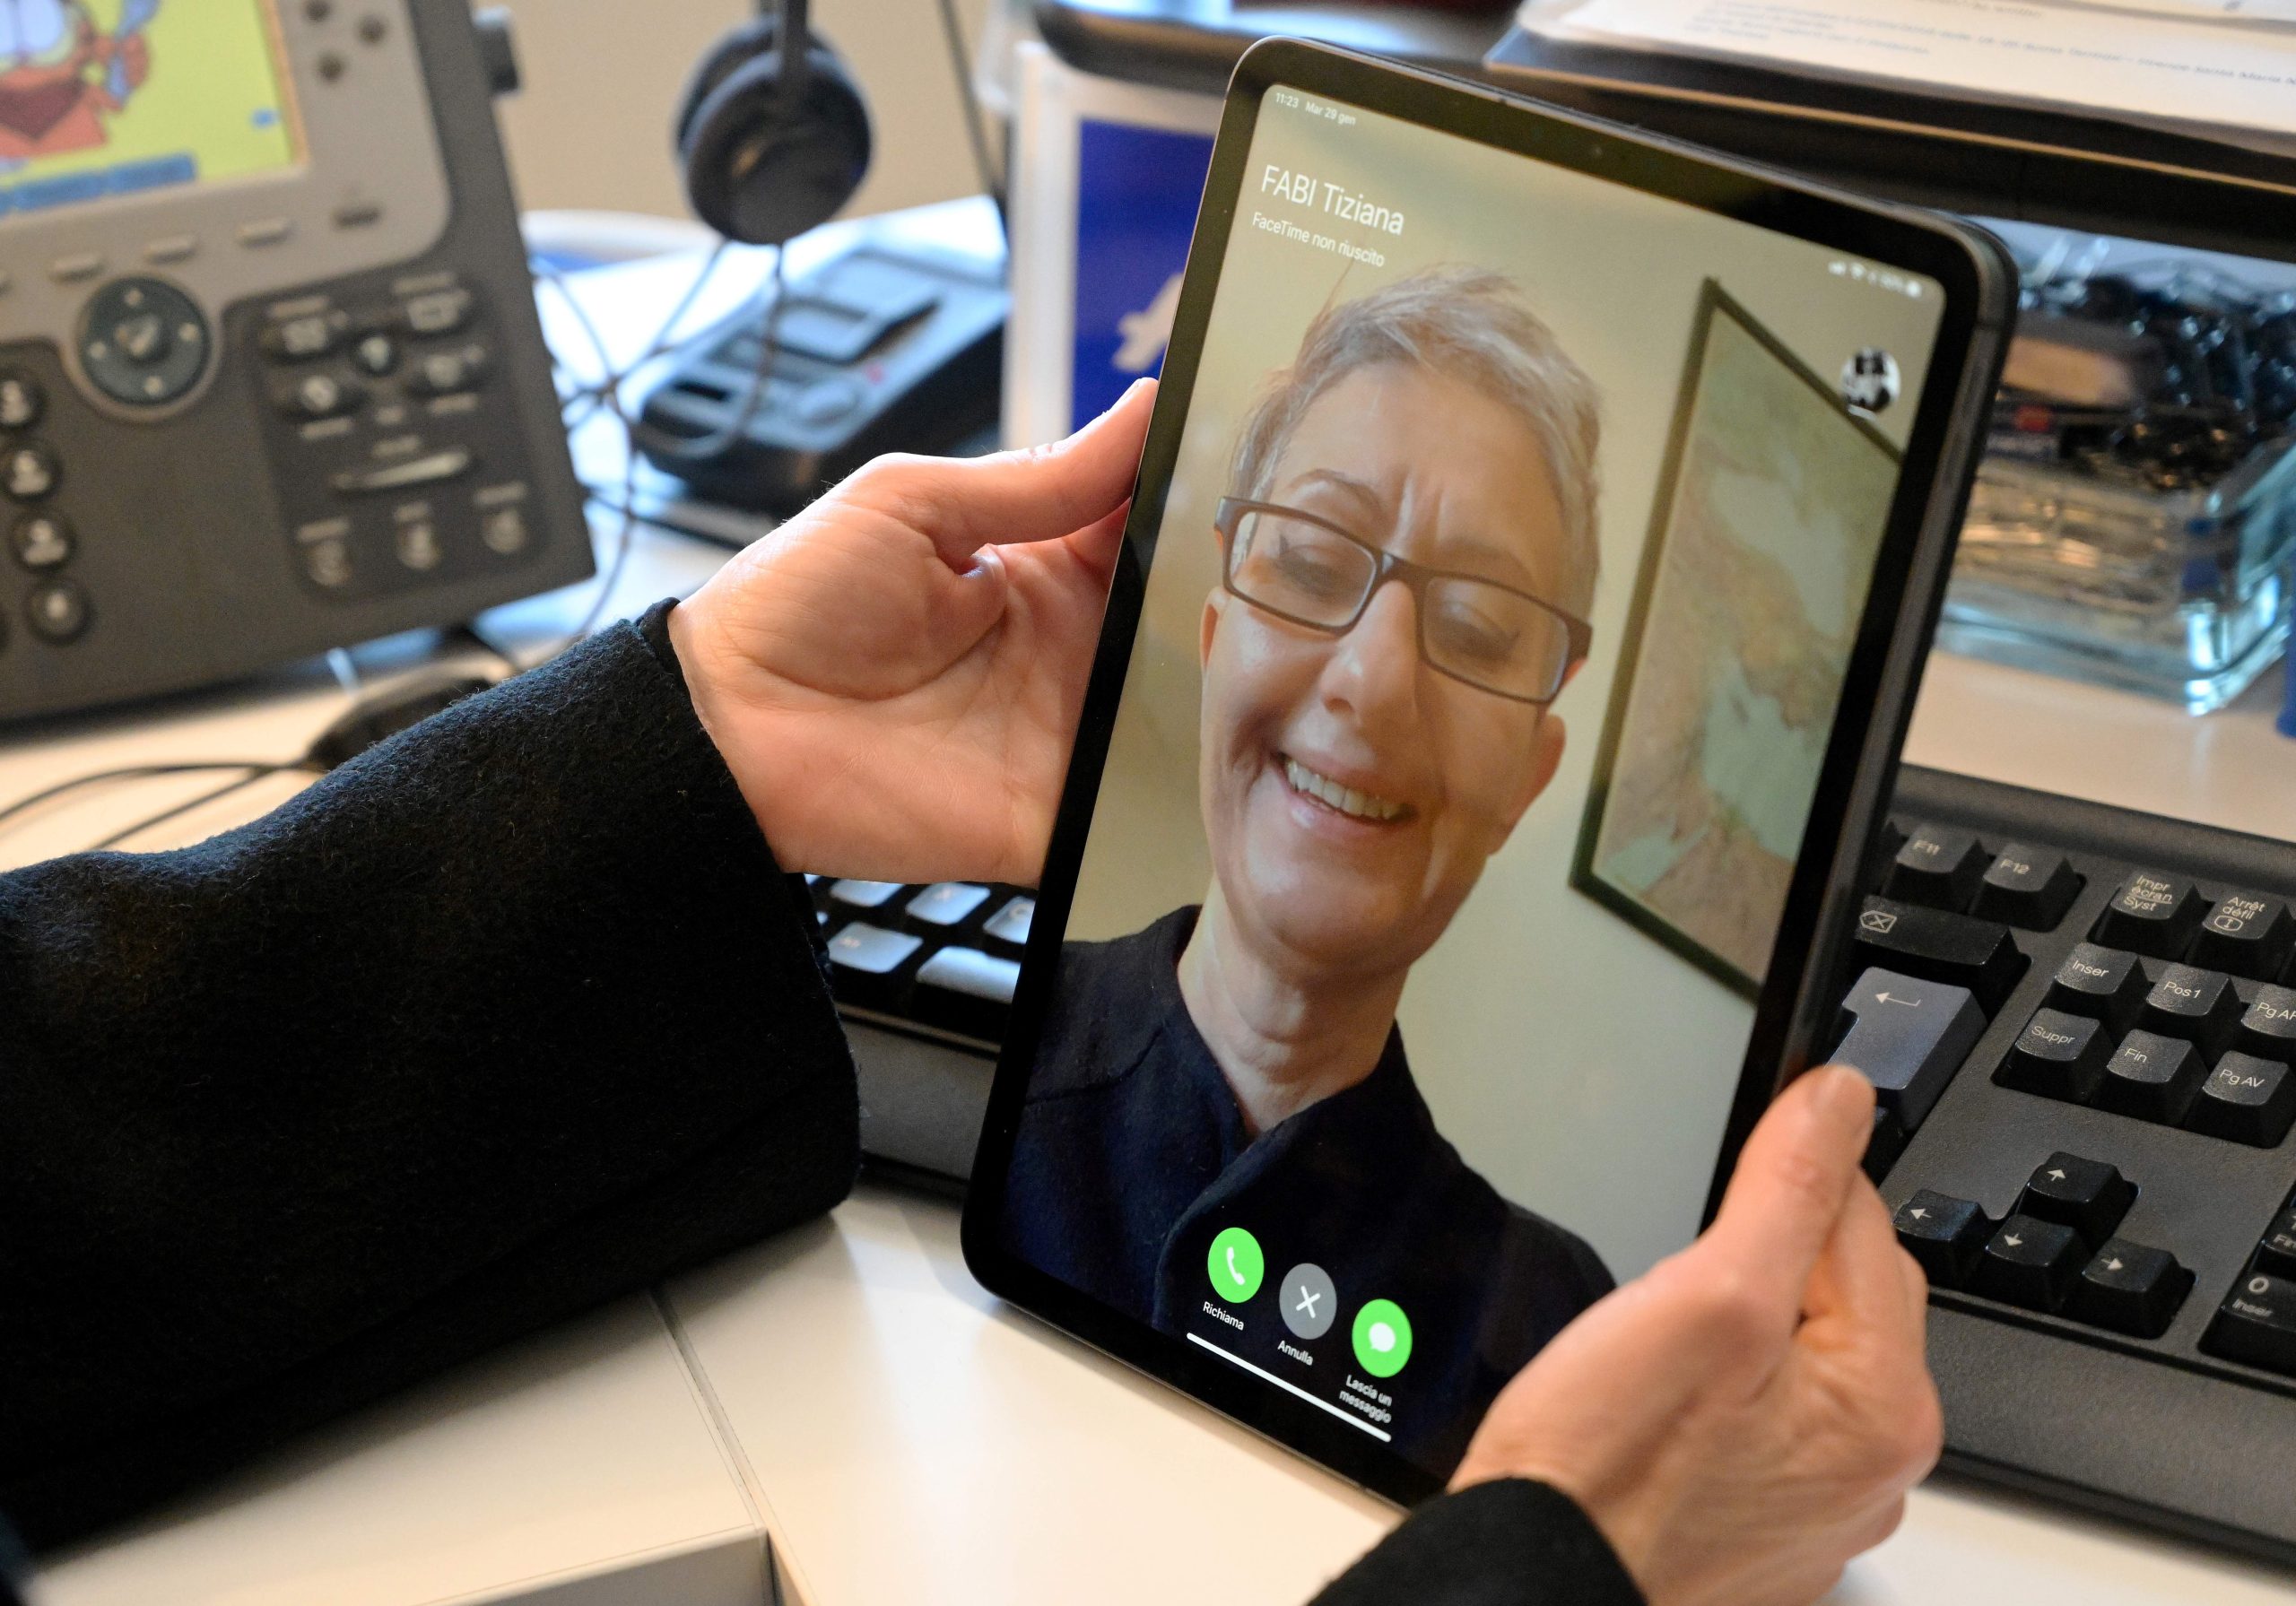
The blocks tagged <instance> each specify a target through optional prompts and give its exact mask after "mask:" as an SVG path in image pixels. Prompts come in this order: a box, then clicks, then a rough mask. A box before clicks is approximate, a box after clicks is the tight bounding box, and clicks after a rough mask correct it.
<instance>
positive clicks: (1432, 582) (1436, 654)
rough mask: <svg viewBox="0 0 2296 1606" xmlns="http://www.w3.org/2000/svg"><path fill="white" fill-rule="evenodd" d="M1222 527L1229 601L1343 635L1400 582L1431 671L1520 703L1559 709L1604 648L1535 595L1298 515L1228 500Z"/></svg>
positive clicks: (1218, 520)
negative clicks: (1407, 591) (1594, 652)
mask: <svg viewBox="0 0 2296 1606" xmlns="http://www.w3.org/2000/svg"><path fill="white" fill-rule="evenodd" d="M1213 524H1214V525H1217V526H1218V528H1219V531H1220V544H1221V548H1222V551H1223V552H1224V553H1225V555H1226V558H1225V561H1224V562H1223V563H1222V566H1221V584H1222V586H1223V587H1224V588H1225V589H1226V590H1227V591H1228V592H1230V593H1231V595H1235V596H1239V597H1240V598H1242V599H1243V600H1244V601H1245V602H1247V603H1250V604H1251V605H1252V606H1253V607H1255V608H1257V609H1259V610H1261V611H1262V612H1267V613H1272V614H1274V616H1275V617H1276V618H1278V619H1281V620H1283V621H1287V622H1289V623H1291V624H1296V625H1301V626H1304V627H1306V628H1307V629H1311V630H1319V631H1321V632H1323V633H1324V634H1325V635H1327V636H1344V635H1345V634H1346V633H1347V632H1348V631H1349V630H1352V629H1354V628H1355V622H1356V621H1358V620H1360V619H1361V618H1362V617H1363V611H1364V610H1365V609H1366V608H1368V607H1370V605H1371V599H1372V597H1373V596H1375V595H1378V590H1379V587H1380V586H1384V585H1386V584H1387V581H1389V580H1390V579H1395V580H1400V581H1402V582H1403V583H1404V584H1405V586H1409V587H1410V588H1411V595H1412V600H1413V603H1416V604H1417V607H1416V610H1415V611H1416V612H1417V614H1418V617H1419V654H1420V656H1421V657H1422V658H1423V659H1425V660H1426V662H1427V666H1428V667H1429V668H1431V669H1432V670H1434V671H1435V672H1436V673H1439V674H1445V675H1448V676H1450V677H1451V679H1453V680H1455V681H1465V683H1466V684H1468V685H1470V686H1473V687H1474V688H1476V689H1477V690H1483V691H1488V692H1491V693H1492V695H1494V696H1497V697H1503V698H1506V699H1509V700H1510V701H1514V702H1518V703H1536V704H1538V705H1539V706H1541V707H1544V706H1545V705H1546V704H1548V703H1551V702H1552V701H1553V700H1554V699H1555V695H1556V694H1557V693H1558V692H1560V691H1561V690H1562V681H1563V677H1564V676H1565V675H1566V674H1568V673H1570V666H1571V665H1572V664H1576V663H1578V661H1579V660H1580V659H1582V658H1584V657H1586V655H1587V649H1588V648H1589V647H1591V646H1592V645H1593V642H1594V629H1593V627H1592V626H1590V625H1589V624H1587V621H1585V620H1583V619H1579V618H1578V617H1576V616H1575V615H1572V614H1569V613H1565V612H1563V611H1562V610H1561V609H1560V608H1558V607H1556V606H1555V605H1554V604H1553V603H1549V602H1543V601H1541V600H1540V599H1539V598H1537V597H1535V596H1533V595H1531V594H1530V593H1529V592H1527V591H1518V590H1516V589H1515V588H1514V587H1513V586H1502V585H1500V583H1499V582H1498V581H1496V580H1486V579H1484V578H1483V577H1481V576H1479V575H1467V574H1458V573H1455V572H1453V571H1452V570H1449V569H1430V568H1428V567H1427V566H1426V565H1424V564H1422V563H1413V561H1412V560H1410V559H1408V558H1398V557H1397V556H1396V554H1395V553H1393V552H1390V551H1387V550H1386V549H1385V548H1382V547H1377V546H1373V545H1372V544H1371V543H1370V542H1368V541H1365V540H1363V539H1361V537H1359V536H1356V535H1353V534H1349V533H1348V532H1347V531H1346V530H1344V529H1342V528H1341V527H1340V526H1339V525H1335V524H1333V523H1331V522H1330V521H1329V520H1327V519H1323V518H1318V517H1316V516H1315V515H1314V514H1312V513H1302V512H1300V510H1299V509H1298V508H1286V507H1283V506H1282V505H1280V504H1278V503H1275V502H1255V501H1250V500H1248V499H1245V498H1242V497H1232V496H1224V497H1222V498H1221V499H1220V504H1219V507H1218V508H1217V509H1216V510H1215V512H1214V515H1213Z"/></svg>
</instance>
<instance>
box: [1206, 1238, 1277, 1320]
mask: <svg viewBox="0 0 2296 1606" xmlns="http://www.w3.org/2000/svg"><path fill="white" fill-rule="evenodd" d="M1205 1271H1207V1272H1210V1273H1211V1275H1212V1290H1213V1292H1214V1293H1216V1294H1218V1295H1219V1296H1220V1298H1222V1299H1223V1300H1225V1301H1226V1302H1227V1303H1229V1304H1230V1305H1241V1304H1242V1303H1243V1302H1244V1301H1245V1300H1247V1299H1248V1298H1251V1297H1252V1296H1253V1295H1254V1294H1257V1293H1258V1292H1259V1284H1260V1279H1261V1278H1263V1277H1264V1276H1265V1275H1266V1274H1267V1262H1266V1260H1265V1257H1264V1256H1262V1255H1261V1254H1260V1252H1259V1240H1258V1239H1257V1238H1256V1237H1252V1235H1251V1234H1250V1233H1248V1232H1246V1231H1245V1230H1244V1229H1243V1228H1240V1227H1227V1228H1222V1229H1221V1232H1220V1236H1219V1237H1215V1238H1213V1240H1212V1253H1211V1254H1209V1255H1208V1256H1206V1257H1205Z"/></svg>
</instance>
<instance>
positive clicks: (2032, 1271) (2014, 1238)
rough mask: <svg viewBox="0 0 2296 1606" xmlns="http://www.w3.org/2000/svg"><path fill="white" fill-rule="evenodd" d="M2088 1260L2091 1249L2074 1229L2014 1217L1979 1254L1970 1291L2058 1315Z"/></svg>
mask: <svg viewBox="0 0 2296 1606" xmlns="http://www.w3.org/2000/svg"><path fill="white" fill-rule="evenodd" d="M2088 1260H2089V1250H2088V1247H2087V1246H2085V1245H2083V1243H2082V1242H2081V1237H2080V1235H2079V1234H2077V1233H2075V1232H2074V1230H2073V1228H2070V1227H2066V1226H2064V1225H2062V1224H2061V1223H2058V1222H2056V1221H2042V1220H2036V1219H2035V1218H2033V1217H2031V1216H2011V1217H2010V1218H2009V1219H2008V1220H2005V1221H2004V1222H2003V1223H2002V1224H2001V1227H2000V1229H1999V1230H1998V1231H1996V1233H1995V1234H1994V1235H1993V1236H1992V1237H1989V1238H1987V1240H1986V1243H1985V1247H1984V1249H1983V1250H1982V1251H1980V1252H1979V1254H1978V1257H1977V1264H1976V1266H1975V1267H1974V1268H1973V1269H1972V1270H1971V1272H1970V1292H1971V1293H1975V1294H1982V1295H1984V1296H1985V1297H1986V1298H1988V1299H1998V1300H2000V1301H2002V1302H2003V1303H2004V1304H2006V1305H2017V1306H2022V1307H2024V1308H2025V1309H2027V1310H2039V1311H2054V1310H2055V1309H2056V1308H2057V1307H2058V1306H2060V1305H2062V1304H2064V1303H2065V1297H2066V1295H2067V1294H2069V1293H2071V1292H2072V1291H2073V1284H2074V1280H2075V1279H2077V1278H2078V1277H2079V1276H2080V1275H2081V1268H2082V1267H2083V1265H2085V1264H2086V1263H2088Z"/></svg>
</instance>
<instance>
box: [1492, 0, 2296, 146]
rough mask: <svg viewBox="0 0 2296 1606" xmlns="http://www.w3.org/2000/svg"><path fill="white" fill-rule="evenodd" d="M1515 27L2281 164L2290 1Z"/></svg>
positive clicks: (1711, 16)
mask: <svg viewBox="0 0 2296 1606" xmlns="http://www.w3.org/2000/svg"><path fill="white" fill-rule="evenodd" d="M2236 8H2237V9H2236ZM1518 21H1519V22H1521V23H1522V25H1523V26H1524V27H1525V28H1526V29H1528V30H1531V31H1533V32H1535V33H1540V34H1544V35H1545V36H1547V37H1549V38H1552V39H1560V40H1565V41H1570V42H1577V43H1583V44H1599V45H1610V46H1623V47H1626V48H1639V49H1652V50H1665V51H1673V52H1675V53H1678V54H1685V55H1697V56H1720V57H1727V58H1736V59H1740V60H1747V61H1753V62H1759V63H1762V64H1766V65H1775V64H1781V63H1782V64H1787V65H1792V66H1795V67H1796V68H1798V69H1800V70H1802V71H1805V72H1809V73H1814V74H1821V75H1823V76H1826V77H1830V78H1833V79H1837V80H1845V79H1846V80H1849V81H1852V82H1874V83H1891V84H1898V85H1905V86H1909V87H1914V88H1919V89H1926V90H1929V91H1945V92H1948V93H1953V94H1959V95H1962V96H1966V97H1969V98H1971V99H1978V100H1992V101H1998V102H2008V103H2012V104H2016V105H2026V106H2042V107H2048V108H2051V109H2075V110H2082V111H2087V112H2091V113H2095V114H2100V115H2104V116H2109V117H2118V118H2120V119H2123V120H2126V121H2133V122H2138V123H2144V124H2148V125H2150V126H2157V127H2164V128H2170V129H2175V130H2178V131H2180V132H2188V133H2198V134H2205V135H2208V136H2210V137H2213V138H2217V139H2225V140H2233V141H2237V142H2239V143H2244V144H2248V145H2252V146H2255V147H2257V148H2258V149H2263V150H2267V151H2273V152H2279V153H2283V154H2296V27H2291V26H2290V24H2291V23H2292V22H2296V0H2089V3H2087V4H2067V3H2061V0H1578V3H1577V4H1571V3H1569V0H1531V3H1530V4H1526V5H1525V6H1524V7H1523V10H1522V13H1520V16H1519V17H1518Z"/></svg>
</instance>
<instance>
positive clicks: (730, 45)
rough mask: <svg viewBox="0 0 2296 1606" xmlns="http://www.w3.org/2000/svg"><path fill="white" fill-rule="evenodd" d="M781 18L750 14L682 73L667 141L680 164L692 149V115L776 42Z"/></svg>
mask: <svg viewBox="0 0 2296 1606" xmlns="http://www.w3.org/2000/svg"><path fill="white" fill-rule="evenodd" d="M780 40H781V19H780V18H779V17H778V16H776V15H767V16H761V17H752V18H751V19H750V20H749V21H748V22H744V23H743V24H742V25H741V26H740V27H738V28H735V29H732V30H728V31H727V32H726V34H725V35H724V36H723V37H722V38H720V39H718V42H717V43H716V44H714V45H712V46H710V47H709V51H708V52H707V53H706V54H705V55H704V56H702V58H701V59H700V61H698V62H696V63H695V64H694V65H693V71H692V72H691V73H689V74H686V80H685V88H684V89H683V91H680V93H679V95H678V103H677V115H676V117H674V118H673V119H672V120H671V123H670V144H671V148H672V149H673V150H674V151H675V152H677V157H678V161H679V162H680V163H681V164H683V163H684V161H686V160H687V152H689V151H690V150H691V148H692V143H693V129H694V124H695V121H696V114H697V113H699V112H700V109H701V103H702V102H703V101H704V100H708V99H709V95H710V92H711V91H714V90H715V89H717V87H718V85H719V84H721V83H723V82H726V79H728V78H730V77H732V76H733V75H734V74H735V72H737V71H739V70H740V69H741V68H742V67H744V66H746V65H748V64H749V63H751V62H753V61H755V60H756V59H757V58H758V57H759V56H764V55H767V54H769V53H770V52H771V51H772V50H773V48H775V47H776V46H777V45H778V44H779V43H780Z"/></svg>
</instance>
